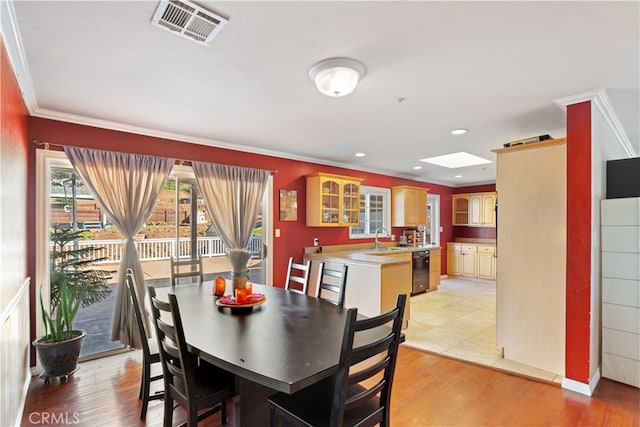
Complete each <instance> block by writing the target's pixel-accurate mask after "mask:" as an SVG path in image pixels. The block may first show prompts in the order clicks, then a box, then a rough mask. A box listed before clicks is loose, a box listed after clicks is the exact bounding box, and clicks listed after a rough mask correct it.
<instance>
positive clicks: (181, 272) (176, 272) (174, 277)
mask: <svg viewBox="0 0 640 427" xmlns="http://www.w3.org/2000/svg"><path fill="white" fill-rule="evenodd" d="M194 277H195V278H197V279H198V280H199V283H202V282H203V281H204V272H203V269H202V258H196V259H191V258H190V259H175V258H171V286H176V285H177V284H179V283H180V279H184V278H192V279H193V278H194Z"/></svg>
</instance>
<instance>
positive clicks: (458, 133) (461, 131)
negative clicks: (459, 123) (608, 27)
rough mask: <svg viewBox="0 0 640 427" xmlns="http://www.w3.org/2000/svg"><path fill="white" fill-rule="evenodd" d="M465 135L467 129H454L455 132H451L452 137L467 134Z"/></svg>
mask: <svg viewBox="0 0 640 427" xmlns="http://www.w3.org/2000/svg"><path fill="white" fill-rule="evenodd" d="M465 133H467V129H462V128H460V129H454V130H452V131H451V135H462V134H465Z"/></svg>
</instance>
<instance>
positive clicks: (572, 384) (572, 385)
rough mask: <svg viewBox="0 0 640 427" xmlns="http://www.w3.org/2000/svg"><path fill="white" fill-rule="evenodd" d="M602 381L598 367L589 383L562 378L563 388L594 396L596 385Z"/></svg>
mask: <svg viewBox="0 0 640 427" xmlns="http://www.w3.org/2000/svg"><path fill="white" fill-rule="evenodd" d="M598 382H600V368H598V369H596V372H595V373H594V374H593V377H591V379H590V380H589V384H585V383H581V382H579V381H576V380H572V379H569V378H564V379H563V380H562V388H564V389H565V390H571V391H575V392H576V393H580V394H584V395H586V396H592V395H593V392H594V390H595V389H596V386H597V385H598Z"/></svg>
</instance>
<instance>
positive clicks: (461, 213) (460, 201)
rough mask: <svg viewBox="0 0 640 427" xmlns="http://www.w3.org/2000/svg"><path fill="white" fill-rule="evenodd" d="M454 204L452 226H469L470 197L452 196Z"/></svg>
mask: <svg viewBox="0 0 640 427" xmlns="http://www.w3.org/2000/svg"><path fill="white" fill-rule="evenodd" d="M451 203H452V210H451V212H452V214H453V217H452V221H453V222H452V224H453V225H469V196H467V195H465V194H454V195H453V196H451Z"/></svg>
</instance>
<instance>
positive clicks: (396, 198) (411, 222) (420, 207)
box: [391, 185, 427, 227]
mask: <svg viewBox="0 0 640 427" xmlns="http://www.w3.org/2000/svg"><path fill="white" fill-rule="evenodd" d="M391 225H392V226H393V227H418V226H421V225H427V189H425V188H420V187H411V186H408V185H400V186H396V187H391Z"/></svg>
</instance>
